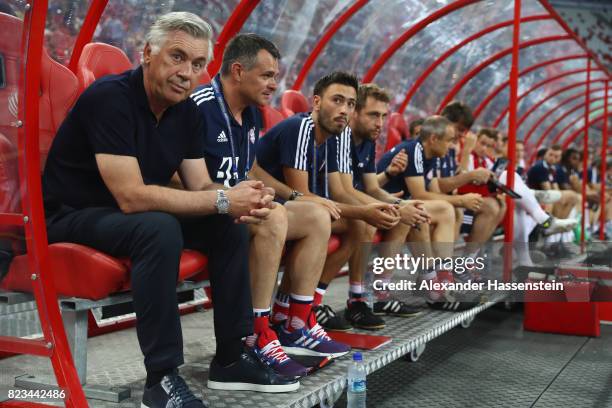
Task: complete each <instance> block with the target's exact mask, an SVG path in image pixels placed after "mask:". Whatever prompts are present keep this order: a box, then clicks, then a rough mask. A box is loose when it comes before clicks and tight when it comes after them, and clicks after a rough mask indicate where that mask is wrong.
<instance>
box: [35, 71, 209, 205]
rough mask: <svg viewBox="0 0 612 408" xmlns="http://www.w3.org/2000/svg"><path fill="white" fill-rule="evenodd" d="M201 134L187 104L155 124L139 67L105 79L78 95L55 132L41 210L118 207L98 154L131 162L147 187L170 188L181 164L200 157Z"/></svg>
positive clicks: (193, 109) (198, 119) (168, 111)
mask: <svg viewBox="0 0 612 408" xmlns="http://www.w3.org/2000/svg"><path fill="white" fill-rule="evenodd" d="M202 132H203V126H202V120H201V115H200V114H198V111H197V107H196V105H195V103H193V101H192V100H191V99H187V100H184V101H182V102H180V103H178V104H176V105H173V106H171V107H169V108H168V109H166V111H165V112H164V113H163V115H162V117H161V119H160V121H159V123H158V122H157V119H156V118H155V115H154V114H153V112H151V109H150V107H149V102H148V99H147V95H146V93H145V90H144V84H143V72H142V67H139V68H136V69H135V70H130V71H126V72H124V73H122V74H119V75H109V76H105V77H104V78H101V79H99V80H97V81H95V82H94V83H93V84H92V85H91V86H89V87H88V88H87V89H86V90H85V91H84V92H83V93H82V94H81V96H80V97H79V99H78V100H77V102H76V104H75V105H74V107H73V108H72V110H71V111H70V112H69V113H68V116H67V117H66V119H65V120H64V122H63V123H62V125H61V126H60V128H59V130H58V131H57V135H56V136H55V139H54V140H53V144H52V145H51V149H50V151H49V156H48V158H47V164H46V166H45V170H44V173H43V194H44V199H45V207H46V209H47V210H48V211H53V210H54V209H57V208H58V207H59V206H60V205H62V204H63V205H67V206H69V207H72V208H75V209H80V208H86V207H118V205H117V202H116V201H115V199H114V197H113V196H112V194H111V193H110V191H109V190H108V188H107V187H106V185H105V184H104V181H103V180H102V177H101V176H100V172H99V170H98V166H97V164H96V158H95V155H96V154H97V153H106V154H112V155H118V156H132V157H135V158H136V159H137V160H138V165H139V167H140V172H141V174H142V178H143V181H144V183H145V184H155V185H161V186H165V185H168V183H169V182H170V179H171V177H172V175H173V174H174V173H175V172H176V171H177V170H178V168H179V166H180V164H181V162H182V161H183V160H184V159H199V158H202V157H203V146H202V138H201V137H200V135H201V134H202Z"/></svg>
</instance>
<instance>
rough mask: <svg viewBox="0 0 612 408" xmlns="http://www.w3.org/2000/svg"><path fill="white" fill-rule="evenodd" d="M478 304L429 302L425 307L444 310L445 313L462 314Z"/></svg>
mask: <svg viewBox="0 0 612 408" xmlns="http://www.w3.org/2000/svg"><path fill="white" fill-rule="evenodd" d="M479 304H480V303H478V302H456V301H455V302H431V301H429V300H428V301H427V306H429V307H430V308H432V309H435V310H445V311H447V312H462V311H464V310H469V309H471V308H473V307H476V306H478V305H479Z"/></svg>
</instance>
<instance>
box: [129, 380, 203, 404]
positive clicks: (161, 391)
mask: <svg viewBox="0 0 612 408" xmlns="http://www.w3.org/2000/svg"><path fill="white" fill-rule="evenodd" d="M207 406H208V405H206V404H204V403H203V402H202V400H201V399H198V398H196V397H195V396H194V395H193V393H192V392H191V391H190V390H189V387H188V386H187V383H185V380H183V379H182V378H181V377H180V376H179V375H178V372H175V373H173V374H168V375H165V376H164V377H163V378H162V380H161V382H160V383H159V384H156V385H154V386H152V387H151V388H145V390H144V393H143V394H142V404H141V407H142V408H205V407H207Z"/></svg>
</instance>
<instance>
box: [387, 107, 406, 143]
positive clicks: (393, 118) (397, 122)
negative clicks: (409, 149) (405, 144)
mask: <svg viewBox="0 0 612 408" xmlns="http://www.w3.org/2000/svg"><path fill="white" fill-rule="evenodd" d="M389 128H393V129H395V130H397V131H398V133H399V134H400V138H401V139H402V140H405V139H409V138H410V131H409V129H408V124H407V123H406V120H405V119H404V115H402V114H401V113H398V112H393V113H392V114H391V115H390V116H389Z"/></svg>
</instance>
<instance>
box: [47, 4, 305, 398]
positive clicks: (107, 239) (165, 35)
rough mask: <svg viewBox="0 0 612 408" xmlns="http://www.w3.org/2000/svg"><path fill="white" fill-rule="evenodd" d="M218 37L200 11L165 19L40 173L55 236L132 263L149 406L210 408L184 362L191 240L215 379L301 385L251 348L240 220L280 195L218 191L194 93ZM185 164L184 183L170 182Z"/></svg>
mask: <svg viewBox="0 0 612 408" xmlns="http://www.w3.org/2000/svg"><path fill="white" fill-rule="evenodd" d="M211 37H212V31H211V28H210V26H209V25H208V24H207V23H206V22H204V21H203V20H202V19H200V18H199V17H197V16H196V15H194V14H191V13H185V12H175V13H169V14H166V15H164V16H162V17H160V18H159V19H158V20H157V21H156V22H155V23H154V25H153V26H152V27H151V29H150V31H149V33H148V34H147V37H146V45H145V48H144V52H143V63H142V66H141V67H138V68H137V69H135V70H132V71H126V72H124V73H122V74H120V75H113V76H108V77H105V78H102V79H101V80H98V81H96V82H95V83H93V84H92V85H91V86H90V87H89V88H88V89H87V90H85V91H84V92H83V94H82V95H81V97H80V98H79V99H78V101H77V102H76V104H75V106H74V108H73V109H72V111H71V112H70V114H69V115H68V116H67V118H66V120H65V121H64V122H63V123H62V126H61V127H60V129H59V131H58V133H57V136H56V138H55V140H54V142H53V145H52V147H51V151H50V152H49V157H48V160H47V164H46V167H45V171H44V176H43V189H44V199H45V210H46V215H47V228H48V235H49V242H61V241H67V242H76V243H79V244H83V245H87V246H90V247H93V248H96V249H98V250H100V251H103V252H106V253H108V254H110V255H113V256H128V257H129V258H130V260H131V261H132V268H131V283H132V291H133V296H134V309H135V311H136V316H137V326H136V329H137V335H138V340H139V343H140V347H141V350H142V352H143V354H144V357H145V359H144V363H145V367H146V369H147V383H146V385H145V391H144V395H143V406H146V407H156V408H157V407H160V408H161V407H170V406H172V407H176V408H178V407H185V408H199V407H202V406H204V404H203V403H202V401H201V400H199V399H197V398H196V397H194V395H193V394H192V393H191V391H190V390H189V388H188V387H187V385H186V384H185V382H184V381H183V379H182V378H181V377H180V376H179V375H178V371H177V367H178V366H180V365H181V364H183V342H182V334H181V324H180V319H179V313H178V305H177V298H176V293H175V289H174V288H175V285H176V279H177V275H178V268H179V261H180V256H181V251H182V249H183V248H193V249H198V250H201V251H204V252H207V253H208V254H209V258H210V262H209V271H210V279H211V286H212V290H213V298H214V302H215V316H214V317H215V321H214V323H215V335H216V340H217V353H216V356H215V358H214V359H213V362H212V363H211V368H210V373H209V378H210V379H212V380H215V381H217V382H220V383H224V384H226V386H227V388H232V387H233V388H234V389H245V388H244V387H247V388H250V387H253V386H259V385H262V384H263V385H265V386H269V390H274V391H279V390H284V389H285V388H292V389H295V388H296V385H297V383H296V382H295V381H294V380H293V379H287V378H283V377H279V376H278V375H276V374H275V373H274V372H273V371H272V370H271V369H269V368H266V367H264V366H263V365H262V364H261V363H260V362H259V360H258V359H257V358H256V357H255V356H254V355H252V353H249V352H248V350H247V352H245V351H244V350H243V347H242V341H241V338H242V337H243V336H245V335H248V334H250V333H252V331H253V329H252V317H251V295H250V290H249V271H248V247H249V236H248V231H247V228H246V226H245V225H242V224H244V223H258V222H261V221H262V220H265V219H266V218H267V217H268V215H269V212H270V209H271V207H273V205H272V204H271V200H272V198H273V197H272V196H271V195H270V194H269V190H266V189H264V187H263V184H262V183H260V182H255V181H246V182H243V183H240V184H238V185H236V186H235V187H233V188H231V189H229V190H226V191H222V190H217V191H215V189H216V188H217V186H216V185H215V184H213V183H212V181H211V179H210V177H209V176H208V173H207V170H206V165H205V162H204V159H203V150H204V149H203V145H202V138H201V134H202V131H203V130H202V129H203V123H202V119H201V115H200V114H199V113H198V111H197V107H196V105H195V103H194V102H193V101H192V100H191V99H189V94H190V93H191V91H192V90H193V89H194V88H195V86H196V85H197V83H198V80H199V77H200V75H201V74H202V73H203V72H204V69H205V67H206V63H207V62H208V60H209V59H210V55H211V52H210V51H211ZM177 171H178V173H179V175H180V178H181V181H182V183H183V185H184V186H185V190H177V189H172V188H169V187H167V185H168V184H169V182H170V179H171V177H172V175H173V174H174V173H175V172H177ZM187 216H188V218H186V217H187ZM236 220H238V221H239V222H238V223H236V222H235V221H236ZM241 387H242V388H241Z"/></svg>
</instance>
